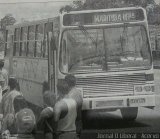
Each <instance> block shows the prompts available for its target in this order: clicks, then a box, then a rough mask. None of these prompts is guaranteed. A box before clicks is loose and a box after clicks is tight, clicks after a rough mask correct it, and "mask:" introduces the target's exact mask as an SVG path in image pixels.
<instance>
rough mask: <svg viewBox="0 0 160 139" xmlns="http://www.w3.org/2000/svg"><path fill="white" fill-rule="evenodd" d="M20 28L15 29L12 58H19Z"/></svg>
mask: <svg viewBox="0 0 160 139" xmlns="http://www.w3.org/2000/svg"><path fill="white" fill-rule="evenodd" d="M19 41H20V28H16V29H15V33H14V49H13V56H19V50H20V49H19V47H20V46H19Z"/></svg>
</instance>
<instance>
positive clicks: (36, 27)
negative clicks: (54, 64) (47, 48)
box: [35, 23, 44, 58]
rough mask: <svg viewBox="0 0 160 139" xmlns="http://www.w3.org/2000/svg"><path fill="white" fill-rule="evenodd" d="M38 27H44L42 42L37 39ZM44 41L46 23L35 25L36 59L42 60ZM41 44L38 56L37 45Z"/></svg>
mask: <svg viewBox="0 0 160 139" xmlns="http://www.w3.org/2000/svg"><path fill="white" fill-rule="evenodd" d="M38 26H42V27H43V29H42V34H43V39H42V40H39V39H38V38H37V33H38ZM43 40H44V23H41V24H36V25H35V57H39V58H41V57H42V48H41V47H42V45H43ZM38 42H40V44H41V46H40V55H39V56H38V55H37V43H38Z"/></svg>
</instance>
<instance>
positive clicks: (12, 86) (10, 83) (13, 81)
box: [8, 77, 18, 90]
mask: <svg viewBox="0 0 160 139" xmlns="http://www.w3.org/2000/svg"><path fill="white" fill-rule="evenodd" d="M17 85H18V82H17V80H16V78H14V77H11V78H9V81H8V86H9V87H10V90H14V89H16V88H17Z"/></svg>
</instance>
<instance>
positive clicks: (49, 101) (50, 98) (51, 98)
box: [43, 91, 56, 107]
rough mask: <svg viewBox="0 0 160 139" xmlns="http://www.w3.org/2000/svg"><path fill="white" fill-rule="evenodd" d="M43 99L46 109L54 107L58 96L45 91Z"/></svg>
mask: <svg viewBox="0 0 160 139" xmlns="http://www.w3.org/2000/svg"><path fill="white" fill-rule="evenodd" d="M43 99H44V105H45V107H47V106H50V107H54V105H55V103H56V95H55V94H54V93H53V92H51V91H45V93H44V96H43Z"/></svg>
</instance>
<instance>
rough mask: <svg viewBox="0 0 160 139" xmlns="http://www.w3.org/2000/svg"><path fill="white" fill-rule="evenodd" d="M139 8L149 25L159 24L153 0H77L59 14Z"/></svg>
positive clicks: (158, 9)
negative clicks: (146, 17) (144, 11)
mask: <svg viewBox="0 0 160 139" xmlns="http://www.w3.org/2000/svg"><path fill="white" fill-rule="evenodd" d="M135 6H141V7H143V8H145V9H146V11H147V14H148V21H149V23H150V24H160V19H159V18H156V16H157V17H160V5H157V4H156V3H155V1H154V0H85V2H83V1H81V0H77V1H74V2H73V5H66V6H65V7H62V8H61V9H60V12H61V13H62V12H69V11H79V10H92V9H93V10H95V9H108V8H121V7H135Z"/></svg>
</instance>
